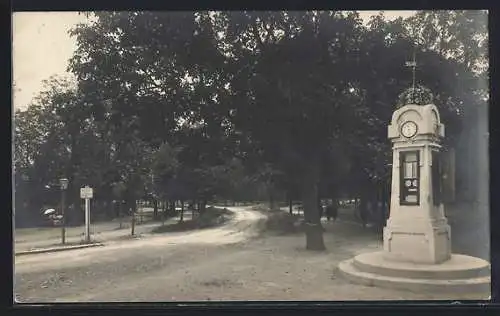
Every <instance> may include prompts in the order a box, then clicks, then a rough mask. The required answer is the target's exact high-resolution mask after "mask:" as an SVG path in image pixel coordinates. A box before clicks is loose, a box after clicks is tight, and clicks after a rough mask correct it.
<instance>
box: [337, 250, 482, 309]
mask: <svg viewBox="0 0 500 316" xmlns="http://www.w3.org/2000/svg"><path fill="white" fill-rule="evenodd" d="M339 270H340V271H341V272H342V274H343V275H344V276H345V277H346V278H347V279H349V280H350V281H352V282H354V283H358V284H363V285H368V286H378V287H385V288H391V289H401V290H409V291H413V292H439V293H441V294H442V293H450V294H451V293H453V294H464V299H465V298H467V297H469V296H470V295H474V296H475V297H476V296H477V297H480V298H484V299H488V297H489V296H490V295H491V277H490V275H491V273H490V264H489V262H488V261H485V260H483V259H479V258H475V257H470V256H466V255H460V254H452V255H451V259H450V260H447V261H445V262H443V263H440V264H418V263H411V262H401V261H389V260H387V259H385V258H384V252H383V251H380V252H374V253H365V254H361V255H358V256H356V257H354V258H352V259H349V260H346V261H343V262H341V263H340V264H339Z"/></svg>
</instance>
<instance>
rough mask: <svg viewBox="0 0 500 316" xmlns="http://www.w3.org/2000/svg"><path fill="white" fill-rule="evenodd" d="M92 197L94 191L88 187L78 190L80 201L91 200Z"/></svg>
mask: <svg viewBox="0 0 500 316" xmlns="http://www.w3.org/2000/svg"><path fill="white" fill-rule="evenodd" d="M93 196H94V190H92V188H90V187H84V188H81V189H80V197H81V198H82V199H91V198H93Z"/></svg>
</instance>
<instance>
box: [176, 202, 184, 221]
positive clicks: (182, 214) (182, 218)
mask: <svg viewBox="0 0 500 316" xmlns="http://www.w3.org/2000/svg"><path fill="white" fill-rule="evenodd" d="M181 203H182V206H181V218H180V220H179V221H180V222H183V221H184V201H181ZM174 205H175V202H174Z"/></svg>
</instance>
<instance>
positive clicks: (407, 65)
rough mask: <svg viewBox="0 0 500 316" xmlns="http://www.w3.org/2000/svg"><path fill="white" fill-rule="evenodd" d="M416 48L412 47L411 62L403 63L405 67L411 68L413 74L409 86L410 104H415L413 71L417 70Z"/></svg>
mask: <svg viewBox="0 0 500 316" xmlns="http://www.w3.org/2000/svg"><path fill="white" fill-rule="evenodd" d="M416 50H417V47H416V46H414V48H413V60H412V61H407V62H406V63H405V66H406V67H411V68H412V73H413V78H412V85H411V91H412V94H411V97H412V98H411V102H412V103H415V92H416V91H415V69H416V68H417V60H416V54H417V51H416Z"/></svg>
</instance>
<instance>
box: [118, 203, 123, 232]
mask: <svg viewBox="0 0 500 316" xmlns="http://www.w3.org/2000/svg"><path fill="white" fill-rule="evenodd" d="M122 204H123V202H122V201H121V200H120V201H118V219H119V220H120V229H122V228H123V219H122Z"/></svg>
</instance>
